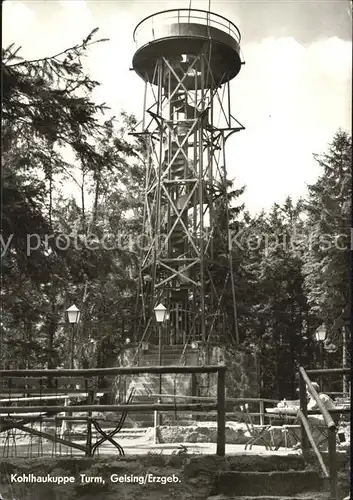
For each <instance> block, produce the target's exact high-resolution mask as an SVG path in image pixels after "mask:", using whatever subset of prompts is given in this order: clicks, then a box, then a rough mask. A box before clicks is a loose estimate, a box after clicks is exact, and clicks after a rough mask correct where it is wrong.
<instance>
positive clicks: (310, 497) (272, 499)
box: [206, 492, 330, 500]
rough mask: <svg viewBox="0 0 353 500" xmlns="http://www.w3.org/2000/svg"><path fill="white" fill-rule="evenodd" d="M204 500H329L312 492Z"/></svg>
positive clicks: (216, 497) (221, 496)
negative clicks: (296, 494) (303, 494)
mask: <svg viewBox="0 0 353 500" xmlns="http://www.w3.org/2000/svg"><path fill="white" fill-rule="evenodd" d="M206 500H330V497H329V495H326V494H322V493H318V492H313V493H308V494H307V495H305V496H302V495H301V496H300V497H297V496H290V497H288V496H273V495H270V496H267V495H265V496H264V495H262V496H255V497H254V496H250V497H249V496H236V497H234V496H232V497H226V496H224V495H216V496H212V497H208V498H207V499H206Z"/></svg>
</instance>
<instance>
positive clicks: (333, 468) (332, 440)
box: [328, 427, 337, 500]
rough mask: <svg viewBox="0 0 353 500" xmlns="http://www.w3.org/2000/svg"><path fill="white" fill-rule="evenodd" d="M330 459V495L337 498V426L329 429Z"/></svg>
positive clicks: (334, 499)
mask: <svg viewBox="0 0 353 500" xmlns="http://www.w3.org/2000/svg"><path fill="white" fill-rule="evenodd" d="M328 461H329V471H330V497H331V499H332V500H337V455H336V427H330V428H329V430H328Z"/></svg>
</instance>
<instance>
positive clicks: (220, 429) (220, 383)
mask: <svg viewBox="0 0 353 500" xmlns="http://www.w3.org/2000/svg"><path fill="white" fill-rule="evenodd" d="M225 374H226V367H222V368H219V370H218V376H217V455H218V456H220V457H224V455H225V452H226V408H225V404H226V394H225V393H226V387H225V385H226V384H225Z"/></svg>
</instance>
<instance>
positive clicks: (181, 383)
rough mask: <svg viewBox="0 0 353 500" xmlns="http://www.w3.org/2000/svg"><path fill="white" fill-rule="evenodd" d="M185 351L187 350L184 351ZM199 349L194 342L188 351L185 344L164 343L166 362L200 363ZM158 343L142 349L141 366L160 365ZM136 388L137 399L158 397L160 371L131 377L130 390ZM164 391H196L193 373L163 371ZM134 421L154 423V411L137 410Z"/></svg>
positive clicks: (172, 363) (164, 358)
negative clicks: (198, 358) (193, 345)
mask: <svg viewBox="0 0 353 500" xmlns="http://www.w3.org/2000/svg"><path fill="white" fill-rule="evenodd" d="M183 353H184V354H183ZM197 356H198V353H197V351H195V350H193V349H192V348H191V346H187V347H186V349H185V352H184V346H183V345H173V346H170V345H166V346H163V356H162V365H163V366H167V365H197V364H198V360H197ZM158 364H159V353H158V346H155V345H149V347H148V350H146V351H143V352H142V353H141V357H140V362H139V366H158ZM132 387H134V388H135V395H134V403H141V404H143V403H152V402H155V401H156V399H157V398H156V397H155V396H152V394H158V393H159V375H151V374H142V375H139V376H132V377H130V380H129V384H128V386H127V392H128V393H129V391H130V390H131V388H132ZM162 392H163V393H164V394H178V395H181V394H184V395H191V394H192V381H191V374H173V373H172V374H163V375H162ZM164 400H165V401H166V402H174V400H173V399H171V398H169V399H168V398H164ZM134 421H136V422H139V423H141V424H144V425H147V426H151V425H153V413H152V412H149V413H148V414H142V413H140V414H135V415H134Z"/></svg>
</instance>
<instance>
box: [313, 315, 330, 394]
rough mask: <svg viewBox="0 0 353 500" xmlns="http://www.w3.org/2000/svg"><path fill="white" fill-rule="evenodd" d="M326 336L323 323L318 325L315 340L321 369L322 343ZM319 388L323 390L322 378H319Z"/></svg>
mask: <svg viewBox="0 0 353 500" xmlns="http://www.w3.org/2000/svg"><path fill="white" fill-rule="evenodd" d="M326 335H327V330H326V326H325V325H324V323H322V325H320V326H319V328H317V329H316V330H315V339H316V341H317V342H319V346H320V363H321V367H322V368H324V342H325V340H326ZM320 386H321V390H323V387H322V376H321V377H320Z"/></svg>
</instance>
